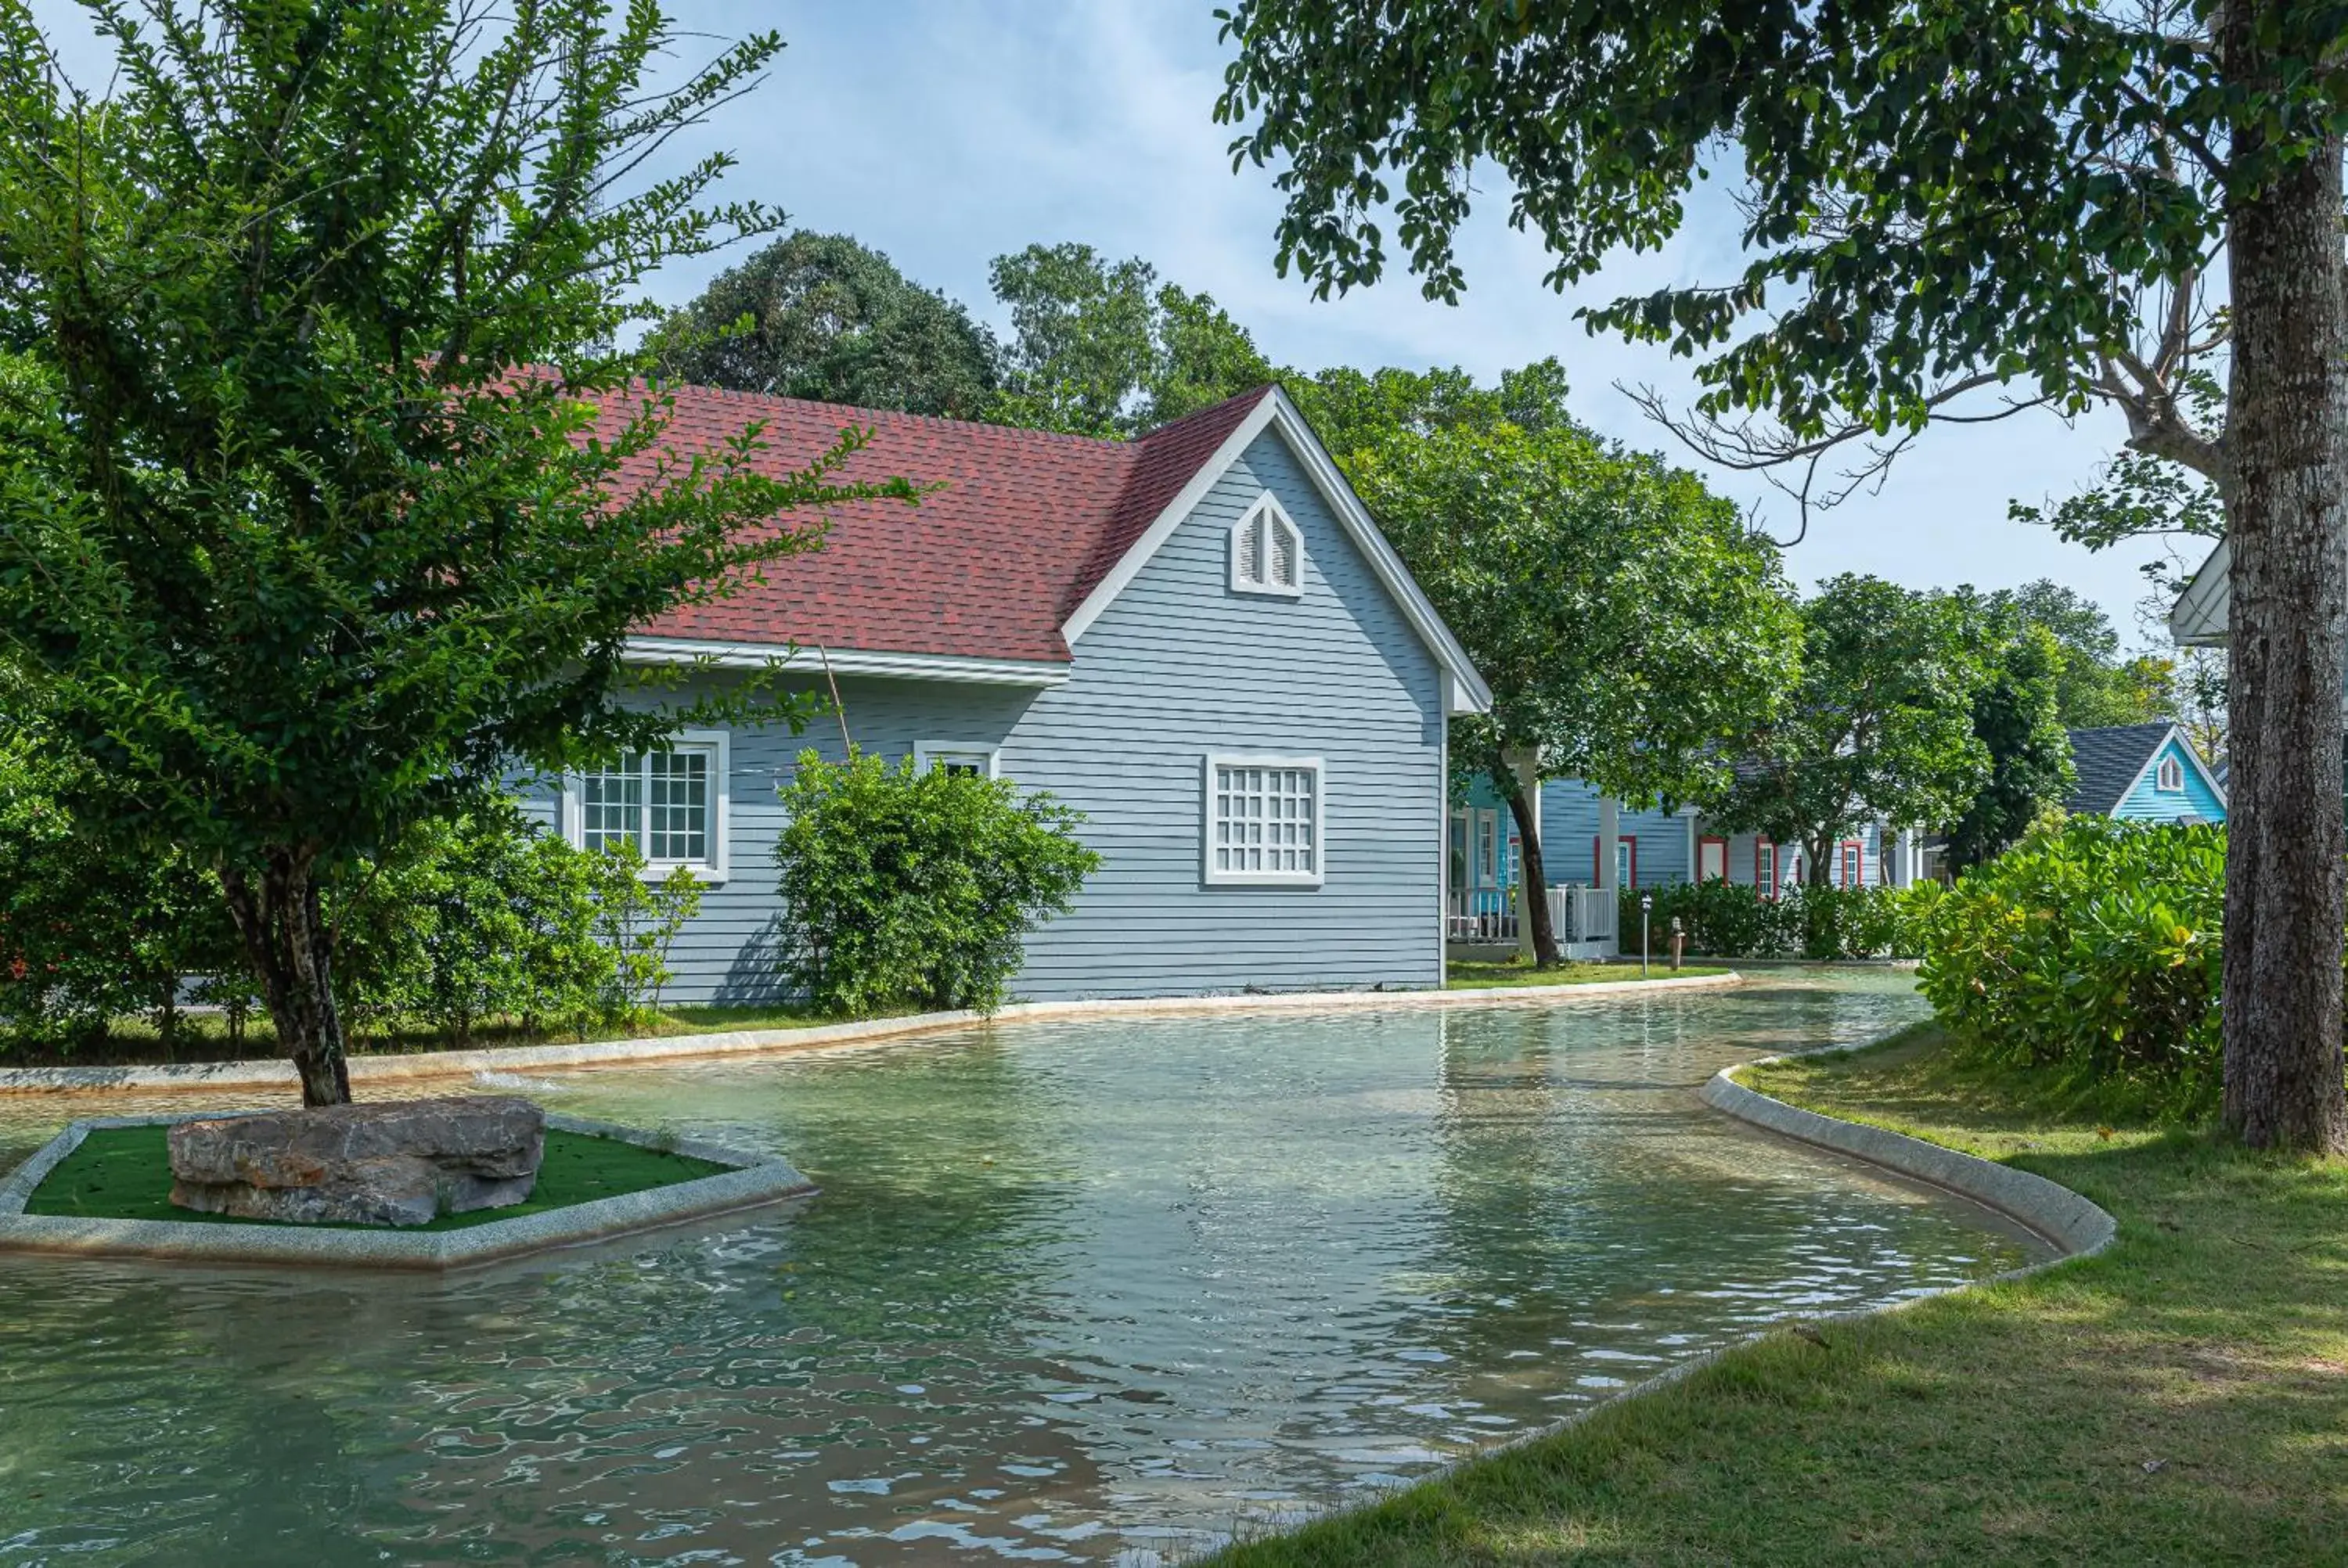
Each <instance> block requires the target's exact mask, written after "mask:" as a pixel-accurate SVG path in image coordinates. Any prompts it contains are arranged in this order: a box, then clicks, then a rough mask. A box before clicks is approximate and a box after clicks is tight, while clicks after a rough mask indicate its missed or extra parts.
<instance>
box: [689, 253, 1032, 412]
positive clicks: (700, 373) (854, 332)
mask: <svg viewBox="0 0 2348 1568" xmlns="http://www.w3.org/2000/svg"><path fill="white" fill-rule="evenodd" d="M737 328H739V329H740V330H736V329H737ZM651 345H652V347H653V350H654V353H655V354H657V355H658V358H659V365H660V371H661V374H663V375H664V376H668V377H672V378H675V379H676V380H679V381H685V382H689V383H693V384H698V385H705V386H725V387H731V388H733V389H734V390H735V391H736V392H762V393H767V394H771V395H775V396H778V397H804V398H812V399H814V400H815V401H817V402H819V403H845V404H850V405H853V406H855V407H859V408H897V409H902V410H904V411H905V412H906V413H909V414H934V415H943V416H944V417H946V418H949V419H978V418H983V417H984V416H985V415H986V413H987V411H988V409H989V408H990V406H991V405H993V403H994V395H995V387H996V383H997V380H998V376H999V371H998V367H997V364H996V360H997V354H998V351H997V349H996V346H995V343H994V334H993V333H989V332H988V331H987V330H986V328H985V327H984V326H983V325H981V324H980V323H976V322H973V320H971V317H970V312H969V311H968V310H967V309H965V308H964V307H963V305H961V304H960V303H958V302H955V301H953V300H950V299H948V298H947V297H946V296H945V295H944V294H942V293H940V292H936V291H935V290H932V289H924V288H922V287H921V286H920V285H918V284H916V283H914V282H911V281H910V280H909V279H907V278H906V276H905V275H904V274H903V273H902V272H899V271H898V270H897V269H896V267H895V266H894V265H893V264H891V261H890V260H889V258H888V257H886V256H884V255H882V254H881V253H880V251H875V250H872V249H870V247H868V246H865V245H861V244H859V243H858V242H857V241H855V240H853V239H850V237H849V236H847V235H845V234H818V233H815V232H813V231H809V230H805V229H802V230H799V231H797V232H795V233H792V234H789V235H787V236H785V237H784V238H783V239H780V240H778V241H775V242H774V243H773V244H772V245H769V246H767V248H766V249H765V250H763V251H759V252H758V253H757V255H755V256H752V257H751V258H749V259H748V260H747V261H744V262H742V263H741V265H739V266H736V267H730V268H728V269H726V271H725V272H721V273H719V274H718V275H717V278H716V282H712V283H711V284H710V285H709V286H708V288H706V289H705V290H703V291H702V292H701V294H700V295H699V297H697V298H696V299H695V300H694V302H692V303H691V304H689V305H687V306H685V308H684V309H682V310H679V311H674V312H672V313H670V314H669V315H668V316H667V317H666V318H665V319H664V320H663V321H662V322H661V323H660V325H659V326H658V327H657V328H655V329H654V334H653V337H652V339H651Z"/></svg>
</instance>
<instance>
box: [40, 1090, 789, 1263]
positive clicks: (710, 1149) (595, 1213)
mask: <svg viewBox="0 0 2348 1568" xmlns="http://www.w3.org/2000/svg"><path fill="white" fill-rule="evenodd" d="M231 1113H232V1112H219V1111H201V1112H189V1113H186V1114H181V1115H173V1116H96V1117H89V1118H87V1119H85V1120H82V1121H77V1122H74V1123H73V1124H72V1125H71V1126H69V1127H67V1129H66V1130H65V1131H64V1132H59V1133H58V1134H57V1136H56V1137H54V1138H52V1139H50V1140H49V1141H48V1142H47V1143H45V1144H43V1145H42V1146H41V1147H40V1149H39V1150H37V1151H36V1153H34V1154H33V1155H32V1157H31V1158H30V1159H27V1160H26V1161H25V1163H22V1164H21V1165H19V1166H17V1167H16V1169H15V1171H13V1172H12V1173H9V1175H8V1176H7V1178H6V1179H5V1181H0V1252H5V1253H31V1254H41V1255H49V1256H69V1257H80V1258H93V1259H98V1258H103V1259H110V1260H117V1261H124V1260H127V1261H131V1262H157V1263H194V1264H214V1265H228V1266H252V1265H264V1266H276V1267H282V1266H289V1265H292V1266H317V1267H328V1268H361V1269H392V1270H401V1271H410V1272H416V1271H423V1272H435V1273H446V1272H448V1271H450V1270H453V1269H459V1268H467V1267H470V1266H475V1265H478V1264H488V1263H502V1262H505V1261H507V1260H509V1259H511V1258H517V1257H523V1256H527V1255H531V1254H534V1253H541V1252H548V1251H552V1250H555V1249H557V1248H561V1247H572V1246H582V1245H588V1244H590V1243H593V1242H601V1241H609V1240H612V1239H613V1238H615V1237H619V1236H625V1235H634V1234H636V1233H638V1232H642V1231H650V1230H658V1229H661V1228H663V1227H664V1226H667V1225H682V1224H685V1223H686V1222H688V1221H693V1220H705V1219H714V1218H718V1217H722V1216H724V1215H726V1214H736V1213H739V1212H741V1211H743V1210H746V1209H753V1208H762V1207H764V1206H766V1205H767V1204H776V1203H781V1202H783V1201H785V1200H787V1199H790V1198H797V1197H804V1196H807V1195H808V1194H812V1193H814V1192H815V1191H816V1185H815V1184H814V1183H813V1182H811V1181H809V1180H808V1178H807V1176H806V1175H805V1174H804V1173H801V1172H800V1171H799V1170H798V1167H797V1166H795V1165H793V1164H792V1163H790V1162H789V1161H788V1160H784V1159H781V1158H779V1157H778V1156H774V1155H767V1154H746V1153H743V1152H741V1151H740V1150H738V1149H728V1148H724V1147H721V1146H719V1145H717V1144H715V1143H704V1142H702V1141H700V1140H697V1139H690V1138H669V1137H664V1136H661V1135H658V1134H655V1133H652V1132H644V1131H642V1130H640V1129H636V1128H630V1127H620V1126H615V1125H613V1124H612V1123H610V1122H594V1121H589V1120H586V1119H584V1118H582V1117H577V1116H565V1115H560V1114H557V1113H554V1112H549V1113H548V1115H547V1118H546V1124H547V1125H548V1126H549V1127H553V1128H559V1129H561V1130H562V1131H564V1132H579V1133H584V1134H588V1135H590V1136H593V1137H599V1138H613V1139H618V1140H620V1141H621V1142H623V1143H634V1144H637V1145H639V1146H641V1147H644V1148H649V1149H659V1150H661V1151H663V1152H664V1153H674V1154H683V1155H685V1156H687V1157H689V1158H692V1159H696V1160H705V1161H707V1162H708V1163H711V1164H716V1165H725V1166H727V1167H728V1169H727V1170H726V1171H724V1172H723V1173H719V1174H717V1175H714V1176H700V1177H695V1178H694V1179H693V1180H690V1181H684V1182H673V1183H670V1184H668V1185H666V1186H660V1187H648V1188H646V1189H644V1191H642V1192H635V1193H623V1194H619V1195H618V1196H615V1197H609V1198H597V1199H594V1200H592V1201H591V1202H588V1203H583V1204H568V1205H566V1206H564V1207H562V1208H559V1209H549V1210H547V1211H545V1212H543V1213H541V1214H522V1215H519V1216H517V1217H515V1218H513V1219H509V1220H489V1221H485V1222H483V1223H482V1224H480V1225H471V1226H469V1227H467V1228H465V1229H462V1230H453V1231H431V1232H417V1231H401V1230H389V1229H384V1230H375V1229H355V1228H339V1227H326V1226H319V1227H316V1228H311V1227H306V1226H299V1225H217V1224H203V1223H201V1222H195V1221H179V1220H129V1219H76V1218H72V1217H69V1216H66V1215H60V1214H26V1213H25V1205H26V1203H27V1202H28V1201H29V1200H30V1199H31V1197H32V1195H33V1194H34V1192H35V1191H36V1189H37V1188H38V1187H39V1186H40V1184H42V1183H43V1182H44V1181H46V1179H47V1178H48V1176H49V1173H51V1172H53V1171H55V1170H56V1169H57V1166H58V1165H59V1164H61V1163H64V1161H65V1159H66V1158H67V1156H68V1155H70V1154H71V1153H73V1152H74V1151H75V1150H76V1149H77V1148H79V1147H80V1146H81V1144H82V1141H83V1140H84V1139H85V1138H87V1137H88V1135H89V1134H90V1133H91V1132H95V1131H98V1130H99V1129H103V1128H109V1127H151V1126H159V1125H168V1124H170V1123H171V1122H184V1121H190V1120H193V1119H197V1118H201V1117H206V1116H217V1115H221V1114H231Z"/></svg>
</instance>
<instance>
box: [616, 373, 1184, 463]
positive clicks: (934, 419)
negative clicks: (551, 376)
mask: <svg viewBox="0 0 2348 1568" xmlns="http://www.w3.org/2000/svg"><path fill="white" fill-rule="evenodd" d="M633 384H636V385H640V386H643V387H644V389H645V390H647V391H653V392H662V393H667V394H670V395H676V394H694V395H702V396H713V397H720V398H725V399H726V400H728V401H733V400H740V401H743V402H749V403H764V404H773V405H788V406H790V407H794V408H805V409H829V410H832V411H834V412H835V413H839V414H846V415H852V416H854V417H856V418H859V419H869V420H871V421H873V422H875V423H879V422H883V421H885V422H888V423H891V424H907V425H935V426H939V427H942V428H945V429H952V430H990V431H997V432H1001V433H1002V434H1004V435H1006V436H1012V437H1014V438H1016V439H1020V440H1035V441H1050V442H1058V443H1066V445H1069V446H1094V447H1106V448H1108V449H1110V450H1113V451H1127V450H1130V449H1131V448H1132V447H1134V446H1138V445H1139V442H1140V439H1142V438H1138V437H1137V438H1135V439H1131V440H1128V439H1125V438H1122V437H1119V436H1076V435H1071V434H1070V433H1068V432H1066V431H1064V430H1039V429H1037V428H1035V426H1034V425H1006V424H1004V423H1003V422H1002V421H1000V420H993V419H950V418H948V417H947V416H946V415H942V414H917V413H914V412H913V411H912V410H911V409H905V408H869V407H866V406H865V405H862V404H857V403H834V402H832V401H831V400H830V399H829V398H822V397H792V396H790V395H788V394H785V393H780V392H751V391H747V390H746V389H744V388H742V387H736V386H713V385H711V384H708V383H706V382H699V381H675V382H660V381H655V380H653V379H651V378H644V377H640V378H637V379H636V380H635V382H634V383H633ZM1169 428H1170V426H1169ZM1151 434H1153V435H1154V434H1155V432H1151Z"/></svg>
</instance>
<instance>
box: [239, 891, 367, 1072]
mask: <svg viewBox="0 0 2348 1568" xmlns="http://www.w3.org/2000/svg"><path fill="white" fill-rule="evenodd" d="M315 866H316V852H315V851H314V850H310V849H307V848H301V849H288V848H280V847H272V848H271V849H269V850H268V851H266V852H265V854H264V855H263V869H262V874H261V882H260V885H259V886H254V885H253V881H252V876H251V874H250V873H249V872H248V871H247V870H246V869H245V868H244V867H242V866H223V867H221V874H220V876H221V886H222V887H223V888H225V889H226V890H227V892H228V907H229V913H230V915H231V916H232V917H234V919H235V921H236V929H237V934H238V935H239V936H241V937H242V938H244V950H245V952H246V954H247V955H248V956H249V957H251V958H252V967H253V971H254V972H255V973H256V974H258V975H260V977H261V984H262V990H263V996H264V997H265V999H266V1000H267V1001H268V1004H269V1016H270V1018H271V1019H272V1020H274V1021H275V1023H276V1025H277V1040H278V1044H279V1046H280V1048H281V1049H282V1050H284V1052H285V1054H286V1055H287V1056H288V1057H289V1058H291V1059H292V1061H293V1071H296V1072H298V1073H299V1074H301V1077H302V1103H303V1104H304V1105H310V1106H318V1105H347V1104H349V1103H350V1102H351V1075H350V1068H349V1065H348V1063H347V1062H346V1061H345V1060H344V1053H343V1020H342V1017H341V1015H340V1014H338V1013H337V1012H336V1011H335V991H334V984H333V967H334V966H333V957H334V955H333V950H332V949H333V943H332V942H331V940H330V939H329V938H328V937H327V935H326V922H325V919H324V916H323V915H322V914H321V913H320V910H319V907H318V882H317V877H316V875H315Z"/></svg>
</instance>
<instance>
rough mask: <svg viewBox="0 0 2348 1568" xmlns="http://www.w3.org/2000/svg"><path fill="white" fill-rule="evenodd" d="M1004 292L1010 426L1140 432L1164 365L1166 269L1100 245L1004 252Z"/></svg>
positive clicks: (998, 280) (997, 284) (1004, 411)
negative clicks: (1140, 416)
mask: <svg viewBox="0 0 2348 1568" xmlns="http://www.w3.org/2000/svg"><path fill="white" fill-rule="evenodd" d="M988 275H989V277H990V278H991V280H992V282H993V283H994V297H995V298H996V299H997V300H998V301H1000V302H1002V303H1003V304H1004V305H1005V306H1007V307H1009V309H1010V312H1011V327H1012V336H1011V341H1010V343H1009V344H1008V345H1007V346H1006V350H1005V354H1004V396H1003V401H1002V403H1001V405H999V408H1000V415H1001V416H1002V417H1003V418H1004V422H1005V423H1007V424H1012V425H1026V426H1028V427H1030V428H1033V429H1039V430H1060V431H1065V432H1066V433H1068V434H1070V435H1075V436H1120V435H1129V434H1131V433H1132V431H1133V428H1134V425H1135V415H1136V409H1137V405H1138V403H1139V401H1140V400H1141V399H1142V398H1143V397H1144V396H1146V395H1147V392H1148V387H1149V384H1150V383H1151V381H1152V380H1153V379H1154V377H1155V375H1156V373H1157V368H1158V357H1159V353H1158V305H1157V300H1156V290H1157V283H1158V270H1157V269H1156V268H1155V267H1152V266H1151V265H1150V264H1149V263H1148V262H1147V261H1143V260H1141V259H1140V258H1139V257H1138V256H1135V257H1131V258H1128V260H1126V261H1114V262H1112V261H1107V260H1106V259H1104V258H1103V257H1102V256H1101V254H1100V253H1099V252H1098V251H1095V250H1094V249H1093V248H1092V247H1091V246H1090V245H1080V244H1075V243H1069V244H1061V245H1040V244H1039V245H1030V246H1028V247H1027V248H1026V249H1025V251H1017V252H1014V254H1011V255H1007V256H997V257H996V258H995V259H994V265H993V266H992V267H991V268H990V269H989V273H988Z"/></svg>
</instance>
